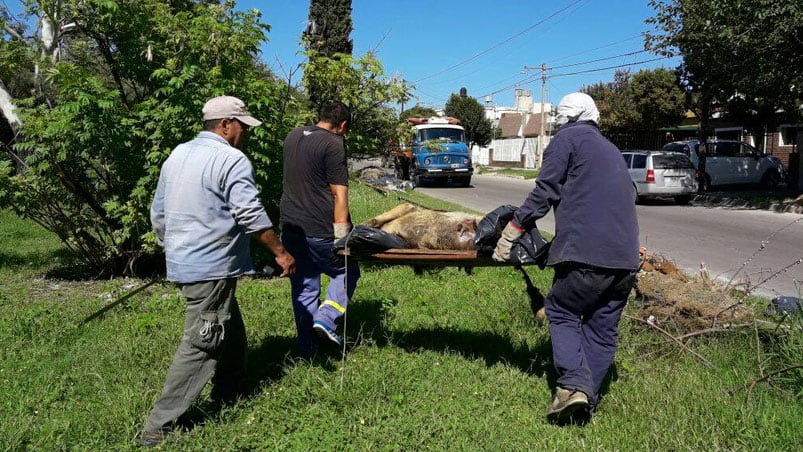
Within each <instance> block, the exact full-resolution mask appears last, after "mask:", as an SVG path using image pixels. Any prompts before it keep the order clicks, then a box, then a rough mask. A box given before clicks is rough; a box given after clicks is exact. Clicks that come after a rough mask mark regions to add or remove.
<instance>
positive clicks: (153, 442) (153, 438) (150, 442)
mask: <svg viewBox="0 0 803 452" xmlns="http://www.w3.org/2000/svg"><path fill="white" fill-rule="evenodd" d="M166 437H167V432H164V431H162V432H149V431H143V432H142V434H141V435H140V436H139V445H140V446H144V447H156V446H158V445H159V444H160V443H161V442H162V441H164V439H165V438H166Z"/></svg>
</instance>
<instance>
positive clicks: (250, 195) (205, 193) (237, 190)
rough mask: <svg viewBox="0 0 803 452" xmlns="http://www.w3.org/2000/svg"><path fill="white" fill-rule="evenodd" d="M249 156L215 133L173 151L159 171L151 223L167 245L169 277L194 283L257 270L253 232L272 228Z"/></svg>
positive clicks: (160, 240) (162, 242)
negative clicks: (253, 252) (260, 196)
mask: <svg viewBox="0 0 803 452" xmlns="http://www.w3.org/2000/svg"><path fill="white" fill-rule="evenodd" d="M258 195H259V192H258V190H257V188H256V184H255V183H254V171H253V168H252V167H251V162H250V161H249V160H248V158H247V157H246V156H245V154H243V153H242V152H240V151H239V150H238V149H235V148H233V147H231V146H229V144H228V143H227V142H226V140H224V139H223V138H222V137H220V136H218V135H217V134H214V133H212V132H201V133H200V134H199V135H198V136H197V137H196V138H195V139H194V140H192V141H189V142H187V143H183V144H180V145H178V146H177V147H176V149H174V150H173V152H172V153H170V157H168V158H167V160H166V161H165V163H164V165H162V171H161V173H160V174H159V185H158V186H157V187H156V194H155V195H154V198H153V204H152V205H151V224H152V226H153V230H154V232H155V233H156V237H157V239H158V240H159V243H160V244H163V245H164V248H165V258H166V261H167V279H169V280H170V281H173V282H177V283H191V282H198V281H209V280H214V279H222V278H231V277H235V276H239V275H241V274H243V273H250V272H253V263H252V261H251V253H250V245H251V244H250V239H249V234H252V233H254V232H259V231H262V230H265V229H268V228H270V227H271V226H272V223H271V221H270V219H269V218H268V215H267V214H266V213H265V209H264V208H263V207H262V203H260V201H259V198H258Z"/></svg>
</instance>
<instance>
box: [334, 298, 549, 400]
mask: <svg viewBox="0 0 803 452" xmlns="http://www.w3.org/2000/svg"><path fill="white" fill-rule="evenodd" d="M386 303H387V301H385V302H384V303H383V301H381V300H363V301H360V302H359V303H354V304H352V305H351V306H349V315H350V316H351V317H350V319H349V322H350V323H351V324H352V325H355V324H356V325H357V326H351V327H349V334H348V336H349V337H348V339H349V343H350V344H355V346H356V345H359V344H360V343H361V342H363V341H365V340H366V339H369V340H370V341H371V342H373V343H374V344H376V345H377V346H379V347H385V346H387V345H393V346H396V347H399V348H402V349H404V350H406V351H408V352H416V351H419V350H433V351H438V352H446V353H456V354H459V355H461V356H463V357H465V358H468V359H482V360H484V361H485V363H486V364H487V365H488V367H491V366H494V365H496V364H499V363H505V364H509V365H513V366H516V367H517V368H519V369H520V370H521V371H522V372H526V373H528V374H530V375H534V376H537V377H544V376H546V378H547V381H548V382H549V383H550V385H553V384H554V382H555V379H556V374H555V372H554V369H553V368H552V360H551V355H552V345H551V343H550V342H549V341H542V342H541V343H539V344H537V345H536V347H535V349H530V348H528V347H523V346H517V345H514V344H513V343H512V342H511V340H510V338H508V337H506V336H503V335H500V334H494V333H489V332H476V331H467V330H455V329H448V328H421V329H417V330H412V331H406V332H404V333H397V332H394V331H390V330H387V329H386V328H385V327H384V324H383V318H384V317H385V309H384V305H385V304H386Z"/></svg>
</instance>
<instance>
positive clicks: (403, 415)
mask: <svg viewBox="0 0 803 452" xmlns="http://www.w3.org/2000/svg"><path fill="white" fill-rule="evenodd" d="M406 196H407V195H406ZM418 196H419V197H417V198H416V201H419V202H428V203H429V204H428V205H429V206H430V207H434V208H441V209H453V208H454V206H449V205H446V204H442V203H434V201H431V200H429V201H427V200H426V199H425V198H423V197H420V195H418ZM351 202H352V206H353V209H352V213H353V215H354V217H355V221H356V222H360V221H363V220H366V219H368V218H370V217H371V216H373V215H374V214H376V213H379V212H381V211H384V210H386V209H388V208H390V207H392V206H394V205H396V204H397V203H398V202H399V199H398V198H396V197H395V195H391V196H389V197H384V196H382V195H381V194H379V193H377V192H375V191H374V190H372V189H370V188H368V187H365V186H360V185H356V186H354V187H353V190H352V198H351ZM66 259H67V256H66V255H65V253H64V252H63V250H62V248H61V247H60V245H59V243H58V240H56V239H55V237H54V236H52V235H51V234H49V233H48V232H46V231H43V230H41V229H39V228H37V227H35V226H33V225H31V224H30V223H28V222H25V221H21V220H19V219H17V218H16V217H15V216H13V215H11V214H9V213H7V212H3V211H0V306H2V308H3V309H2V310H0V349H2V352H1V353H0V395H2V397H0V419H2V422H0V449H2V450H26V449H31V450H64V449H75V450H128V449H134V448H135V440H136V437H137V435H138V433H139V429H140V428H141V425H142V423H143V421H144V420H145V417H146V416H147V413H148V411H149V409H150V408H151V405H152V404H153V402H154V400H155V399H156V397H157V396H158V395H159V393H160V391H161V388H162V384H163V383H164V377H165V374H166V372H167V367H168V365H169V363H170V361H171V358H172V354H173V352H174V351H175V348H176V346H177V344H178V341H179V339H180V337H179V336H180V334H181V333H180V332H181V329H182V325H183V303H182V301H181V300H180V299H179V298H178V296H177V287H176V286H174V285H171V284H169V283H163V284H157V285H155V286H151V287H150V288H148V289H146V290H145V291H143V292H141V293H139V294H138V295H136V296H134V297H132V298H131V299H130V300H128V301H127V302H126V303H124V304H122V305H120V306H118V307H115V308H114V309H111V310H110V311H109V312H107V313H106V314H105V315H103V316H101V317H99V318H96V319H94V320H91V321H89V322H87V323H86V324H83V325H82V324H81V323H82V320H84V319H85V318H87V317H88V316H90V315H91V314H93V313H94V312H96V311H97V310H99V309H100V308H102V307H103V306H105V305H106V304H108V303H109V302H111V301H112V300H114V299H116V298H117V297H119V296H121V295H122V294H124V293H126V292H127V291H129V290H131V289H132V288H133V287H136V286H137V285H139V284H140V283H141V282H142V281H139V280H130V279H112V280H104V281H64V280H55V279H52V278H49V277H48V276H47V275H48V274H49V272H51V270H54V269H56V268H58V267H59V266H63V265H69V262H68V261H67V260H66ZM528 272H529V274H530V276H531V277H532V279H533V282H534V283H535V284H536V285H537V286H538V287H539V288H540V289H541V291H542V292H543V293H546V292H547V290H548V288H549V285H550V280H551V271H549V270H546V271H541V270H539V269H537V268H536V267H531V268H528ZM237 295H238V299H239V301H240V306H241V307H242V310H243V316H244V317H245V322H246V325H247V328H248V339H249V347H250V349H249V374H248V377H247V381H246V388H247V395H246V396H245V397H244V398H243V399H242V400H241V401H240V402H238V403H237V404H236V405H234V406H232V407H228V408H225V409H223V410H222V411H215V410H214V409H213V408H212V406H211V405H210V404H209V403H208V388H207V390H206V392H205V393H204V394H202V396H201V398H199V400H198V402H197V403H196V405H195V407H194V408H193V409H192V411H191V413H190V414H189V417H188V418H189V425H190V426H192V425H194V426H195V427H194V428H188V429H187V430H186V431H182V432H180V433H177V434H175V435H172V436H171V437H170V439H169V440H168V441H167V442H166V443H165V445H164V448H165V449H169V450H310V449H313V448H314V449H320V450H405V451H406V450H419V449H433V450H494V451H496V450H800V449H801V448H803V430H801V425H803V403H801V399H800V397H801V394H802V393H803V386H801V379H800V378H797V379H796V380H795V379H792V380H773V384H772V385H769V384H767V383H759V384H758V385H756V387H755V388H754V389H753V390H752V392H750V393H749V394H748V392H747V391H745V390H737V391H735V393H734V395H733V396H731V395H729V393H728V389H729V388H732V387H736V386H739V385H742V384H744V383H746V382H749V381H751V380H753V379H755V378H757V377H759V376H760V370H759V366H762V367H761V368H762V369H765V370H766V369H769V368H770V367H771V364H772V363H773V362H774V361H773V360H774V359H775V358H777V357H778V356H781V350H782V349H783V348H784V347H788V344H787V345H786V346H785V345H783V344H782V343H781V342H779V341H778V340H777V339H775V338H773V337H769V336H767V335H765V334H759V333H757V332H753V331H748V332H745V333H737V332H732V333H726V334H721V335H706V336H699V337H695V338H693V339H691V340H690V341H689V342H688V346H689V347H690V348H691V349H692V350H694V351H695V352H697V353H699V354H700V355H702V356H704V357H705V358H706V359H708V360H709V361H710V362H711V363H712V364H713V365H714V366H715V367H714V368H709V367H707V366H706V365H704V364H703V363H702V362H701V361H700V360H698V359H696V358H694V357H693V356H692V355H691V354H689V353H683V352H682V351H681V349H680V348H679V347H678V346H676V345H674V344H672V343H670V342H669V341H667V340H666V338H665V337H663V336H661V335H659V334H657V333H655V332H653V331H651V330H649V329H647V327H646V326H645V325H644V324H643V323H642V322H638V321H635V320H631V319H623V321H622V325H621V326H622V331H621V345H620V351H619V354H618V355H617V359H616V363H615V368H614V369H613V371H612V372H611V375H610V381H609V383H608V384H607V385H606V386H607V389H606V392H607V394H606V396H605V398H604V399H603V401H602V403H601V405H600V408H599V411H598V415H597V416H596V417H595V418H594V420H593V421H592V422H591V423H590V424H588V425H586V426H585V427H578V426H571V427H556V426H552V425H550V424H548V423H547V422H546V419H545V410H546V406H547V404H548V402H549V400H550V397H551V390H552V387H553V385H554V380H555V374H554V372H553V370H552V363H551V349H550V347H551V346H550V342H549V337H548V332H547V327H546V325H541V324H539V323H538V322H536V321H535V320H534V318H533V316H532V314H531V313H530V311H529V306H528V298H527V295H526V293H525V287H524V284H523V282H522V278H521V275H520V274H519V273H518V272H517V271H516V270H514V269H513V268H478V269H474V271H473V273H472V274H471V275H467V274H466V273H465V272H463V271H461V270H458V269H455V268H445V269H442V270H439V271H433V272H426V273H424V274H423V275H420V276H416V275H415V274H414V273H413V271H412V270H411V269H410V268H407V267H382V266H375V265H364V266H363V278H362V279H361V280H360V283H359V287H358V290H357V293H356V294H355V297H354V300H353V301H352V305H351V308H350V309H349V313H348V319H347V324H348V331H347V337H348V342H349V353H348V356H347V359H346V361H345V366H342V364H341V361H340V359H339V357H338V358H332V359H324V360H320V361H316V362H310V361H305V360H301V359H298V358H295V357H293V354H292V350H293V344H294V340H295V327H294V324H293V319H292V309H291V305H290V290H289V283H288V281H286V280H278V279H255V278H246V279H243V280H242V281H241V283H240V285H239V286H238V294H237ZM627 313H628V314H629V315H632V316H639V312H638V311H637V310H636V307H635V304H634V306H630V307H628V311H627ZM798 336H800V334H799V333H798ZM794 340H797V341H798V344H799V343H800V338H799V337H797V336H795V339H794ZM757 344H761V347H760V348H759V347H757ZM798 349H799V348H798ZM798 361H799V357H798ZM777 365H778V366H780V364H777ZM341 375H342V376H343V381H342V386H341ZM798 375H799V374H798Z"/></svg>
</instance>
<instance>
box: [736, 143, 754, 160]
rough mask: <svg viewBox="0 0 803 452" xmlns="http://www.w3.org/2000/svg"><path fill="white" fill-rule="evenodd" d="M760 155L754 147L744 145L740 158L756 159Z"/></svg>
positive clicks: (742, 145)
mask: <svg viewBox="0 0 803 452" xmlns="http://www.w3.org/2000/svg"><path fill="white" fill-rule="evenodd" d="M756 155H758V151H756V148H754V147H753V146H750V145H749V144H745V143H742V144H741V147H740V152H739V156H740V157H755V156H756Z"/></svg>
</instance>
